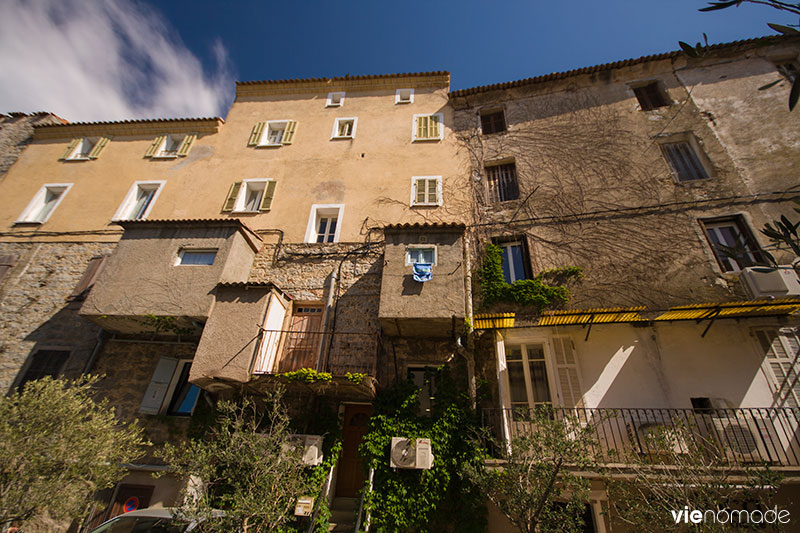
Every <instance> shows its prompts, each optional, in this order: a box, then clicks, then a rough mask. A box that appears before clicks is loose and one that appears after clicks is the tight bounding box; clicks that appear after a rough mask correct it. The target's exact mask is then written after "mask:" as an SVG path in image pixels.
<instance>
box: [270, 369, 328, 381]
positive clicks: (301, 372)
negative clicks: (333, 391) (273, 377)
mask: <svg viewBox="0 0 800 533" xmlns="http://www.w3.org/2000/svg"><path fill="white" fill-rule="evenodd" d="M278 375H279V376H281V377H284V378H286V379H287V380H289V381H301V382H303V383H316V382H318V381H330V380H331V379H333V376H332V375H331V374H330V373H328V372H317V371H316V370H314V369H313V368H300V369H298V370H292V371H291V372H283V373H282V374H278Z"/></svg>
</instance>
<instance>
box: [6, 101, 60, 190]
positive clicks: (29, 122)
mask: <svg viewBox="0 0 800 533" xmlns="http://www.w3.org/2000/svg"><path fill="white" fill-rule="evenodd" d="M62 122H63V121H62V120H61V119H60V118H58V117H57V116H55V115H52V114H50V113H34V114H31V115H26V114H25V113H11V114H10V115H0V180H1V179H3V176H5V173H6V172H7V171H8V169H9V167H11V165H13V164H14V162H15V161H16V160H17V158H18V157H19V154H20V153H21V152H22V150H24V149H25V147H26V146H27V145H28V143H30V142H31V139H32V138H33V126H34V125H37V124H60V123H62Z"/></svg>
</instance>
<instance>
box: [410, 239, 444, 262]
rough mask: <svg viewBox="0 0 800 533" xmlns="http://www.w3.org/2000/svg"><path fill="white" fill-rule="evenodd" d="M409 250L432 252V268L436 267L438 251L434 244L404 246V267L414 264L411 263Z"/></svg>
mask: <svg viewBox="0 0 800 533" xmlns="http://www.w3.org/2000/svg"><path fill="white" fill-rule="evenodd" d="M411 250H433V263H431V264H432V265H433V266H436V263H437V261H438V260H439V250H438V249H437V246H436V245H435V244H409V245H408V246H406V266H411V265H413V264H414V263H413V262H411V257H410V255H409V252H410V251H411Z"/></svg>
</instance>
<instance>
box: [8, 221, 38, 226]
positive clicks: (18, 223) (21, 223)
mask: <svg viewBox="0 0 800 533" xmlns="http://www.w3.org/2000/svg"><path fill="white" fill-rule="evenodd" d="M42 224H44V222H39V221H37V220H15V221H14V226H41V225H42Z"/></svg>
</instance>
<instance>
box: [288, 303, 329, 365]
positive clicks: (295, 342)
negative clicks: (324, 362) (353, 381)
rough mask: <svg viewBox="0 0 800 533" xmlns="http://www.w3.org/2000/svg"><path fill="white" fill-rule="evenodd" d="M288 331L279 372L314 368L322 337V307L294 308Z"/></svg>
mask: <svg viewBox="0 0 800 533" xmlns="http://www.w3.org/2000/svg"><path fill="white" fill-rule="evenodd" d="M289 330H290V331H289V333H288V334H287V337H286V348H285V350H284V355H283V357H282V358H281V362H280V365H279V371H280V372H291V371H293V370H297V369H300V368H314V367H315V364H314V363H315V361H316V358H317V352H318V351H319V342H320V339H321V337H322V306H321V305H304V306H302V307H296V308H295V310H294V313H292V323H291V326H289Z"/></svg>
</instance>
